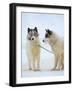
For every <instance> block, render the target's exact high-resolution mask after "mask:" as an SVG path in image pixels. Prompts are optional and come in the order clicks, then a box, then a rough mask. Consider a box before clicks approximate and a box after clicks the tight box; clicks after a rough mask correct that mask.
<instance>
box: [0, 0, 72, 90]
mask: <svg viewBox="0 0 73 90" xmlns="http://www.w3.org/2000/svg"><path fill="white" fill-rule="evenodd" d="M11 2H20V3H23V2H25V3H38V4H39V3H40V4H49V5H50V4H55V5H73V0H1V1H0V89H2V90H10V89H11V90H12V89H16V90H20V89H22V90H24V89H26V90H29V89H32V90H34V89H36V90H37V89H38V90H40V89H42V90H44V89H45V90H50V89H51V90H53V89H56V90H62V89H66V90H69V89H70V90H72V88H73V83H72V84H64V85H53V86H52V85H49V86H48V85H46V86H38V87H37V86H35V87H19V88H11V87H9V86H8V80H9V79H8V78H9V3H11ZM72 37H73V36H72ZM72 68H73V66H72Z"/></svg>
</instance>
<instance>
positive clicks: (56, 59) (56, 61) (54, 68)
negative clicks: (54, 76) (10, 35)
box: [51, 56, 58, 71]
mask: <svg viewBox="0 0 73 90" xmlns="http://www.w3.org/2000/svg"><path fill="white" fill-rule="evenodd" d="M57 63H58V58H57V57H56V56H55V65H54V67H53V68H52V69H51V70H52V71H53V70H56V67H57Z"/></svg>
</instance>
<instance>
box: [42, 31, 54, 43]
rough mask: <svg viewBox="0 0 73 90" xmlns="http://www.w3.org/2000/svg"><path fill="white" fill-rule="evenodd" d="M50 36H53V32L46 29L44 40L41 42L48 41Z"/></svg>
mask: <svg viewBox="0 0 73 90" xmlns="http://www.w3.org/2000/svg"><path fill="white" fill-rule="evenodd" d="M52 34H53V32H52V31H51V30H49V29H46V33H45V39H44V40H43V42H46V41H48V40H50V38H51V36H52Z"/></svg>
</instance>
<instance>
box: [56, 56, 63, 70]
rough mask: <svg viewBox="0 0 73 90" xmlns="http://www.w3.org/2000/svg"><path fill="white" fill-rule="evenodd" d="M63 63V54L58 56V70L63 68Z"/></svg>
mask: <svg viewBox="0 0 73 90" xmlns="http://www.w3.org/2000/svg"><path fill="white" fill-rule="evenodd" d="M61 65H62V58H61V55H60V56H59V57H58V65H57V68H56V69H57V70H61Z"/></svg>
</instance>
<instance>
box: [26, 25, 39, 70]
mask: <svg viewBox="0 0 73 90" xmlns="http://www.w3.org/2000/svg"><path fill="white" fill-rule="evenodd" d="M39 44H40V41H39V34H38V30H37V27H35V28H34V29H30V28H28V34H27V43H26V47H27V48H26V49H27V58H28V63H29V70H33V71H36V70H39V68H40V65H39V64H40V47H39V46H38V45H39Z"/></svg>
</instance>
